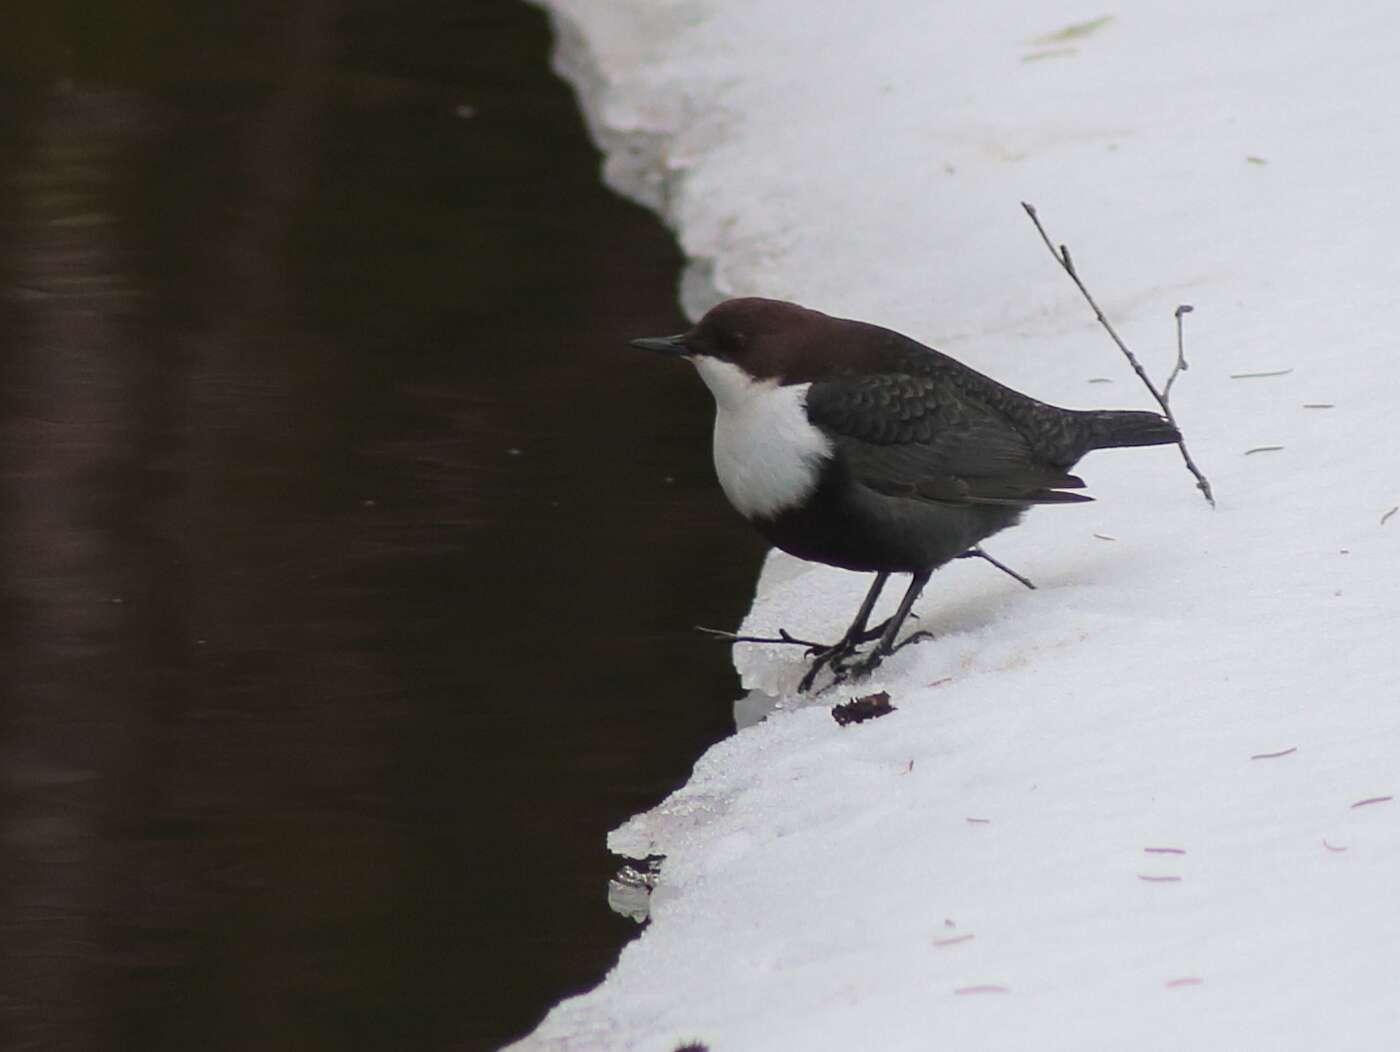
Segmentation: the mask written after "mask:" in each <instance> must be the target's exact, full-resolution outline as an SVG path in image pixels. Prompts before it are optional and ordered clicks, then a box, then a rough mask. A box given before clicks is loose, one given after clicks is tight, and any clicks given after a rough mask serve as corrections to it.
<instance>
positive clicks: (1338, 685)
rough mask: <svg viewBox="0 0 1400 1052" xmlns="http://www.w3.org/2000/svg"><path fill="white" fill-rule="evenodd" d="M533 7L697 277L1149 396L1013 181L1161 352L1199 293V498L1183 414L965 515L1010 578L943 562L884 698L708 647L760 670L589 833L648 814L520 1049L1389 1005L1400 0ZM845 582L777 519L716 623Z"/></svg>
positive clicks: (987, 1043)
mask: <svg viewBox="0 0 1400 1052" xmlns="http://www.w3.org/2000/svg"><path fill="white" fill-rule="evenodd" d="M550 6H551V9H552V11H553V14H554V16H555V18H556V22H557V24H558V26H559V27H560V40H561V47H560V53H559V54H560V63H561V66H562V68H563V69H564V70H565V71H566V72H567V73H568V75H569V76H570V77H571V78H572V79H573V81H574V83H575V84H577V85H578V87H579V90H580V93H581V97H582V100H583V103H584V105H585V107H586V109H587V110H588V112H589V117H590V121H591V124H592V127H593V129H594V132H595V134H596V135H597V136H598V138H599V140H600V142H602V143H603V144H604V146H605V148H606V149H607V150H608V152H609V160H608V169H607V174H608V178H609V179H610V180H611V181H612V183H613V185H615V186H617V187H618V188H619V189H622V190H623V191H624V192H627V193H630V194H632V195H634V196H637V197H639V198H640V199H642V200H645V201H647V202H648V203H650V204H652V205H653V206H654V207H656V208H657V209H658V210H659V211H661V212H662V214H664V215H665V216H666V218H667V219H668V221H669V222H671V223H672V224H673V226H674V227H675V229H676V230H677V233H678V236H679V237H680V238H681V241H682V244H683V245H684V247H685V249H686V251H687V253H688V254H689V255H690V257H691V258H692V260H694V264H693V268H692V273H691V275H690V276H689V278H688V280H687V289H686V300H687V304H688V306H689V307H690V308H691V309H692V310H698V309H700V308H701V307H703V306H704V305H705V304H706V303H707V302H708V300H709V299H710V298H712V297H713V295H715V292H714V291H707V290H711V289H713V290H717V291H718V294H719V295H722V296H727V295H738V294H745V295H746V294H761V295H768V296H776V297H781V298H788V299H794V300H797V301H799V302H801V303H804V304H806V305H808V306H813V307H817V308H818V309H821V310H825V311H827V312H828V313H833V314H839V315H845V316H852V317H861V318H865V319H868V320H871V321H876V322H878V323H880V324H884V325H888V326H891V327H893V328H897V329H900V330H902V331H905V332H907V333H909V334H910V335H913V336H916V337H918V338H920V339H922V340H924V341H925V342H928V343H930V344H932V345H934V346H937V347H939V348H941V349H943V350H945V351H948V352H950V353H953V354H955V355H957V356H958V357H960V358H962V359H963V360H965V361H967V362H968V363H969V364H971V365H972V366H974V367H975V368H978V369H981V370H983V371H986V372H988V373H990V374H992V375H993V376H995V377H997V378H998V379H1000V380H1003V381H1004V382H1007V383H1009V384H1011V385H1013V386H1015V387H1017V388H1019V389H1021V390H1024V391H1027V392H1028V393H1031V394H1034V395H1035V396H1037V397H1039V398H1042V399H1045V400H1047V401H1053V402H1058V403H1060V404H1065V405H1072V406H1077V407H1084V408H1090V407H1115V408H1135V407H1143V408H1145V407H1148V406H1149V401H1148V399H1147V396H1146V395H1145V393H1144V392H1143V391H1142V390H1141V389H1140V387H1138V386H1137V384H1136V381H1135V380H1134V378H1133V376H1132V374H1131V372H1130V371H1129V369H1128V367H1127V366H1126V364H1125V363H1124V362H1123V361H1122V360H1121V358H1120V357H1119V356H1118V354H1117V352H1116V350H1115V349H1114V348H1113V347H1112V346H1111V344H1109V343H1108V341H1107V339H1106V338H1105V337H1104V335H1103V334H1102V332H1101V331H1100V330H1099V329H1098V328H1097V326H1096V324H1095V322H1094V320H1093V318H1092V315H1091V314H1090V313H1089V312H1088V310H1087V308H1086V307H1085V305H1084V303H1083V302H1082V301H1081V300H1080V299H1079V298H1078V295H1077V293H1076V292H1075V290H1074V289H1073V287H1072V286H1071V285H1070V284H1069V282H1068V281H1067V279H1066V278H1065V276H1064V275H1063V273H1061V272H1060V271H1059V269H1058V268H1057V267H1056V265H1055V263H1054V261H1053V260H1052V259H1051V258H1050V256H1049V254H1048V253H1047V252H1046V251H1045V248H1044V246H1043V245H1042V244H1041V243H1040V241H1039V239H1038V236H1037V235H1036V233H1035V231H1034V229H1033V228H1032V227H1031V225H1030V223H1029V222H1028V221H1027V219H1026V217H1025V215H1024V214H1023V213H1022V211H1021V209H1020V207H1019V204H1018V202H1019V201H1021V200H1029V201H1032V202H1034V203H1035V204H1036V205H1037V206H1038V207H1039V209H1040V212H1041V216H1042V218H1043V219H1044V221H1045V223H1046V225H1047V227H1048V228H1049V230H1050V233H1051V236H1052V237H1055V238H1056V239H1058V240H1062V241H1065V242H1068V243H1069V245H1070V247H1071V249H1072V251H1073V252H1074V255H1075V259H1076V262H1077V264H1078V267H1079V270H1080V272H1081V274H1082V275H1083V277H1084V278H1085V280H1086V281H1087V282H1088V283H1089V285H1090V287H1091V289H1093V291H1094V292H1095V294H1096V295H1097V297H1098V299H1099V301H1100V303H1101V304H1102V306H1103V307H1104V309H1105V310H1106V311H1107V313H1108V314H1109V315H1110V317H1111V318H1113V319H1114V321H1115V322H1116V323H1117V325H1118V327H1119V330H1120V332H1122V334H1123V335H1124V337H1125V338H1126V339H1127V340H1128V342H1129V343H1130V344H1131V345H1132V346H1134V347H1135V348H1136V350H1137V351H1138V353H1139V355H1140V356H1141V357H1142V358H1144V359H1145V360H1146V361H1147V364H1148V367H1149V369H1150V370H1152V371H1153V372H1154V373H1156V374H1157V375H1158V376H1162V375H1164V373H1165V370H1166V369H1167V367H1168V365H1169V363H1170V361H1171V359H1172V356H1173V353H1174V348H1173V343H1174V337H1173V329H1172V311H1173V310H1174V308H1175V307H1176V305H1177V304H1178V303H1182V302H1188V303H1192V304H1194V305H1195V307H1196V313H1194V314H1193V315H1191V316H1190V317H1189V318H1188V319H1187V322H1188V325H1187V353H1188V358H1189V359H1190V361H1191V369H1190V371H1189V372H1188V373H1187V374H1185V376H1184V377H1183V378H1182V379H1181V380H1180V381H1179V383H1178V386H1177V389H1176V393H1175V394H1174V407H1175V408H1176V410H1177V413H1178V416H1179V418H1180V420H1181V423H1182V426H1183V428H1184V429H1185V431H1186V434H1187V436H1188V438H1189V439H1190V441H1191V444H1192V448H1193V452H1194V453H1195V455H1196V459H1197V460H1198V461H1199V462H1200V464H1201V466H1202V467H1203V468H1204V470H1205V471H1206V472H1207V474H1208V475H1210V477H1211V481H1212V483H1213V484H1214V486H1215V488H1216V493H1217V497H1218V498H1219V501H1220V507H1219V508H1218V510H1215V511H1211V510H1209V509H1208V508H1207V507H1206V506H1205V504H1204V502H1203V501H1202V500H1201V499H1200V497H1199V495H1198V494H1197V493H1196V491H1195V489H1194V488H1193V485H1192V481H1191V479H1190V477H1189V476H1188V475H1187V474H1186V472H1185V471H1184V469H1183V468H1182V466H1181V462H1180V459H1179V457H1178V455H1177V453H1176V451H1175V450H1174V449H1171V448H1166V449H1147V450H1144V449H1137V450H1118V451H1109V452H1101V453H1095V454H1092V455H1091V456H1090V457H1089V458H1087V459H1086V460H1085V461H1084V462H1083V463H1082V464H1081V465H1080V469H1079V473H1080V474H1081V475H1082V476H1083V477H1084V478H1085V479H1086V480H1087V482H1088V483H1089V487H1090V492H1091V493H1093V494H1094V495H1095V496H1097V497H1098V498H1099V499H1098V502H1097V503H1094V504H1090V505H1084V506H1070V507H1064V508H1048V509H1041V510H1037V511H1035V512H1033V513H1031V514H1030V515H1028V516H1027V519H1026V522H1025V524H1024V525H1023V526H1021V527H1020V528H1018V529H1016V530H1013V531H1011V532H1010V533H1008V534H1006V535H1004V536H1001V537H997V538H994V539H993V540H992V541H991V542H989V545H988V547H989V549H990V550H991V551H992V552H993V553H994V554H995V555H997V556H998V557H999V558H1001V559H1003V560H1005V561H1006V562H1008V563H1010V564H1011V565H1013V566H1015V567H1016V568H1017V569H1018V570H1020V571H1022V572H1023V573H1026V574H1027V575H1029V576H1030V577H1031V578H1033V579H1034V580H1035V582H1036V583H1037V584H1038V585H1039V590H1038V591H1035V592H1028V591H1026V590H1024V589H1022V588H1021V587H1020V586H1019V585H1017V584H1016V583H1015V582H1014V581H1011V580H1010V579H1009V578H1006V577H1004V576H1002V575H1000V574H998V573H997V572H996V571H995V570H994V569H992V568H991V567H989V566H987V565H985V564H980V563H969V562H964V563H958V564H954V565H952V566H949V567H947V568H945V569H943V570H940V571H939V573H938V574H937V575H935V578H934V581H933V583H932V584H931V585H930V587H929V589H928V590H927V591H926V592H925V595H924V598H923V599H922V600H921V602H920V604H919V605H918V606H917V607H916V610H917V611H918V613H919V614H920V617H921V622H920V627H923V628H927V629H931V630H932V631H933V632H934V633H935V634H936V635H937V636H938V639H937V640H936V641H935V642H932V643H925V644H922V645H919V646H916V647H911V648H908V649H907V650H905V651H902V652H901V653H900V654H898V655H897V656H896V657H895V658H894V659H892V660H891V661H889V662H888V663H887V665H886V666H885V667H884V668H883V669H882V670H881V671H880V673H879V674H878V676H877V677H876V678H875V679H873V680H872V681H871V682H870V684H869V686H868V688H867V687H864V686H863V687H862V691H861V692H865V691H866V690H877V689H884V690H887V691H888V692H889V693H890V696H891V699H892V701H893V704H894V705H895V707H896V711H895V712H894V713H892V714H891V715H889V716H887V717H885V718H882V719H879V720H875V721H872V722H867V723H863V724H859V725H853V726H848V727H845V728H841V727H838V726H837V725H836V723H835V722H834V721H833V720H832V719H831V716H830V712H829V708H830V705H831V704H832V703H834V702H836V701H844V700H846V698H847V697H849V696H850V693H851V692H850V691H847V692H845V693H844V694H840V695H835V694H829V695H826V696H823V697H820V698H818V699H816V700H815V701H801V702H799V701H797V700H796V699H794V698H793V696H792V689H793V686H794V685H795V683H796V680H797V678H798V677H799V675H800V673H801V662H800V655H798V654H797V653H794V652H792V650H791V649H784V648H777V647H755V646H740V647H738V648H736V655H735V660H736V664H737V666H738V668H739V669H740V671H741V673H742V674H743V676H744V678H745V682H746V684H747V685H748V686H750V687H756V688H761V689H763V690H764V691H765V692H767V693H770V694H773V695H775V697H776V701H775V705H776V711H775V712H774V714H773V715H772V716H771V717H770V718H769V719H768V720H766V721H765V722H763V723H761V724H759V725H757V726H754V727H751V728H748V729H745V730H743V731H741V732H740V733H739V734H737V735H736V736H735V737H733V738H731V739H730V740H728V741H725V742H723V743H721V744H720V745H718V746H716V747H715V748H713V749H712V750H710V752H709V753H708V754H707V755H705V756H704V757H703V758H702V759H701V760H700V761H699V763H698V764H697V766H696V769H695V774H694V777H693V778H692V780H691V782H690V784H689V785H687V786H686V787H685V788H684V789H682V790H680V791H679V792H678V793H676V794H675V795H674V796H673V797H671V798H670V799H669V800H667V801H666V802H664V803H663V804H662V805H661V806H659V807H658V808H656V809H655V810H653V811H651V812H649V813H647V814H644V815H639V816H637V817H636V818H634V819H633V820H632V821H631V822H629V823H628V824H627V825H625V826H624V827H622V828H621V829H620V830H618V831H617V832H615V833H614V834H613V836H612V838H611V839H610V846H611V847H612V848H613V849H614V850H615V851H617V852H619V853H622V854H627V855H631V856H644V855H646V854H652V853H655V854H664V855H665V856H666V863H665V866H664V869H663V872H662V876H661V881H660V884H659V886H658V888H657V890H656V893H655V895H654V897H653V902H652V915H653V922H652V924H651V925H650V927H649V928H648V929H647V931H646V932H645V934H644V935H643V936H642V937H641V938H640V939H639V940H638V941H637V942H636V943H634V944H633V945H631V946H629V947H628V948H627V950H626V951H625V952H624V953H623V955H622V958H621V961H620V962H619V964H618V966H617V967H616V969H615V970H614V971H613V972H612V973H611V974H610V975H609V976H608V978H607V980H606V981H605V982H604V983H603V984H602V985H601V986H600V987H598V988H597V989H596V990H594V991H592V992H591V993H589V994H586V995H584V996H582V997H578V998H574V999H572V1000H570V1001H567V1002H565V1003H563V1004H561V1005H560V1006H559V1007H558V1008H557V1009H556V1010H555V1011H554V1012H552V1013H551V1014H550V1016H549V1017H548V1018H547V1019H546V1020H545V1022H544V1023H543V1024H542V1025H541V1027H540V1028H539V1030H538V1031H537V1032H536V1033H535V1034H534V1035H532V1036H531V1037H529V1038H527V1039H526V1040H525V1041H523V1042H521V1043H520V1045H518V1046H517V1047H519V1048H521V1049H642V1050H657V1052H663V1050H664V1052H670V1050H671V1049H674V1048H675V1047H676V1045H677V1044H679V1043H681V1042H682V1041H683V1040H689V1039H695V1040H702V1041H704V1042H705V1043H706V1044H708V1045H709V1047H710V1048H712V1049H714V1050H715V1052H746V1050H755V1052H756V1050H774V1049H789V1048H790V1049H803V1050H804V1052H811V1050H826V1049H830V1050H849V1049H860V1048H880V1049H882V1050H896V1049H927V1048H932V1047H946V1048H956V1049H1000V1048H1007V1049H1011V1048H1017V1049H1020V1048H1037V1049H1061V1048H1063V1049H1086V1048H1103V1049H1110V1048H1113V1049H1117V1048H1123V1047H1127V1046H1128V1045H1131V1046H1132V1047H1135V1048H1183V1047H1186V1048H1193V1049H1208V1048H1221V1049H1234V1048H1241V1047H1251V1048H1271V1049H1317V1048H1329V1049H1372V1048H1389V1047H1400V899H1397V892H1396V889H1397V888H1398V887H1400V800H1389V799H1382V800H1380V801H1378V802H1372V803H1364V801H1368V800H1374V799H1375V798H1388V797H1390V796H1392V795H1394V796H1396V797H1400V686H1397V682H1396V680H1397V676H1396V672H1397V667H1398V666H1400V660H1397V648H1398V647H1400V514H1396V515H1395V516H1394V517H1393V518H1390V519H1388V520H1387V519H1385V516H1386V513H1387V512H1388V511H1389V510H1390V509H1391V508H1392V507H1394V506H1396V505H1397V504H1400V453H1398V452H1397V448H1396V447H1397V425H1396V423H1395V420H1396V411H1395V408H1394V403H1395V402H1396V400H1397V399H1400V335H1397V333H1400V308H1398V307H1397V303H1398V302H1400V294H1397V291H1396V290H1397V289H1400V201H1397V197H1396V195H1395V193H1394V189H1393V182H1394V178H1395V173H1396V172H1397V171H1400V136H1398V135H1397V134H1396V133H1395V129H1396V127H1397V126H1400V63H1397V62H1396V60H1395V57H1394V44H1395V41H1396V40H1397V39H1400V13H1397V12H1396V10H1395V9H1394V8H1393V6H1391V5H1382V4H1379V3H1358V4H1352V5H1348V6H1346V7H1345V8H1332V9H1328V8H1319V7H1317V6H1316V5H1312V6H1306V7H1305V6H1297V5H1295V6H1294V7H1292V8H1289V7H1287V6H1283V5H1277V4H1263V3H1245V2H1234V3H1226V4H1220V3H1205V2H1202V0H1184V2H1183V3H1181V4H1177V5H1171V6H1170V7H1168V6H1167V5H1148V4H1129V5H1124V6H1120V7H1118V8H1114V9H1107V10H1106V9H1100V8H1084V7H1078V6H1073V5H1051V4H1033V3H1030V2H1028V0H1009V2H1008V3H1005V4H1000V5H987V6H988V9H987V10H974V9H972V7H971V6H970V5H955V4H948V3H937V2H934V3H931V2H929V0H867V2H866V3H862V4H842V5H815V4H812V3H810V2H800V0H764V2H761V3H748V4H740V3H735V2H733V0H613V2H609V3H602V2H598V0H551V2H550ZM1110 12H1111V13H1112V16H1113V17H1112V18H1109V19H1107V20H1103V18H1102V16H1105V15H1107V14H1109V13H1110ZM1251 373H1275V374H1277V375H1270V376H1252V377H1251V376H1245V377H1240V376H1239V374H1251ZM1105 379H1107V380H1109V381H1111V382H1101V381H1103V380H1105ZM697 382H698V381H697ZM1260 447H1282V448H1278V449H1266V450H1263V451H1259V452H1253V453H1251V452H1249V451H1251V450H1259V449H1260ZM1383 520H1385V521H1383ZM867 583H868V582H867V580H866V579H865V578H862V577H860V576H858V575H851V574H845V573H841V572H839V571H834V570H830V569H827V568H823V567H815V566H806V565H803V564H798V563H796V562H795V561H794V560H791V559H789V558H787V557H786V556H783V555H781V554H775V555H773V556H771V557H770V559H769V563H768V566H767V568H766V569H765V573H764V576H763V579H762V580H761V581H760V584H759V588H758V597H757V599H756V601H755V604H754V606H753V609H752V611H751V613H750V615H749V617H748V619H747V620H746V623H745V628H746V629H747V630H751V631H756V632H761V633H763V634H768V633H771V632H772V631H774V630H775V629H776V628H777V627H779V626H782V627H785V628H787V629H788V630H789V631H792V632H793V633H794V634H797V635H799V636H808V637H816V638H825V637H831V638H835V636H836V635H837V634H839V632H840V630H841V629H842V628H843V627H844V625H845V623H846V621H847V620H849V618H850V616H851V614H852V613H853V611H854V608H855V606H856V604H857V603H858V601H859V599H860V596H861V595H862V594H863V592H864V590H865V587H866V585H867ZM889 591H890V592H891V593H892V594H891V595H890V596H889V597H888V602H889V604H890V605H892V604H893V602H894V601H895V599H896V598H897V594H898V592H899V591H900V589H899V588H898V587H892V588H891V589H890V590H889ZM1168 849H1169V850H1168Z"/></svg>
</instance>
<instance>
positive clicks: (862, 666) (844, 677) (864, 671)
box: [797, 632, 933, 694]
mask: <svg viewBox="0 0 1400 1052" xmlns="http://www.w3.org/2000/svg"><path fill="white" fill-rule="evenodd" d="M932 638H933V633H932V632H915V633H914V634H913V635H911V636H909V637H908V638H906V639H902V640H900V641H899V642H898V643H896V644H895V645H894V646H892V647H890V648H888V649H886V648H885V647H882V646H876V647H874V648H873V649H872V650H871V651H870V653H868V654H866V655H865V657H863V658H861V659H860V660H859V661H856V660H853V659H854V658H855V645H854V644H853V645H852V646H851V648H850V649H849V650H848V651H847V652H846V653H845V654H844V655H843V656H842V657H841V658H839V659H832V660H824V659H826V658H827V655H825V654H824V655H822V656H821V657H818V659H817V660H816V661H814V662H812V667H811V668H809V669H808V670H807V674H806V675H805V676H803V677H802V682H801V683H799V684H798V685H797V692H798V693H799V694H802V693H805V692H806V691H807V690H809V689H810V688H811V686H812V683H813V682H814V681H815V680H816V678H817V673H818V672H820V671H821V670H822V668H823V667H824V665H826V664H830V665H831V672H832V676H831V683H830V684H828V686H832V687H834V686H837V685H839V684H841V683H845V682H847V681H849V680H860V679H865V678H866V677H867V676H869V675H870V674H871V673H872V672H874V671H875V670H876V669H877V668H879V667H880V665H881V663H882V662H884V660H885V658H887V657H889V656H890V655H891V654H895V653H898V652H899V651H901V650H903V649H904V648H905V647H907V646H909V645H910V644H911V643H922V642H923V641H924V640H926V639H932Z"/></svg>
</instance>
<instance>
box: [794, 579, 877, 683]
mask: <svg viewBox="0 0 1400 1052" xmlns="http://www.w3.org/2000/svg"><path fill="white" fill-rule="evenodd" d="M889 579H890V575H889V573H888V571H885V570H881V571H880V572H879V573H877V574H876V575H875V580H874V582H873V583H872V584H871V585H870V591H868V592H866V593H865V598H864V599H862V600H861V603H860V609H859V610H857V611H856V618H855V620H854V621H852V622H851V627H850V628H848V629H846V633H845V635H843V636H842V637H841V638H840V639H839V640H838V641H837V642H835V643H833V644H831V646H829V647H812V648H811V649H810V650H808V651H807V653H809V654H815V655H816V660H815V661H813V662H812V667H811V668H809V669H808V670H807V672H806V674H805V675H804V676H803V677H802V682H801V683H799V684H798V685H797V692H798V693H799V694H804V693H806V692H807V691H808V690H810V689H811V687H812V684H813V683H814V682H815V681H816V678H817V673H818V672H820V671H821V670H822V669H824V668H825V667H826V666H827V665H831V666H832V667H833V668H834V669H835V670H836V671H837V673H838V678H843V677H840V671H841V668H842V666H843V665H844V664H845V662H846V661H847V659H849V658H850V656H851V655H852V654H854V653H855V651H856V647H858V646H860V644H862V643H865V642H868V641H869V640H871V639H874V638H875V635H874V634H872V632H873V633H879V632H880V631H881V630H882V629H885V628H886V626H887V625H888V624H889V622H888V621H886V622H885V623H884V624H881V625H879V626H877V627H876V628H875V629H873V630H872V629H868V628H866V624H867V623H868V622H869V620H870V613H871V611H872V610H874V609H875V603H876V601H877V600H878V599H879V598H880V593H881V592H882V591H883V590H884V587H885V582H886V581H888V580H889Z"/></svg>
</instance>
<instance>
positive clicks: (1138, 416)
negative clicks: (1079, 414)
mask: <svg viewBox="0 0 1400 1052" xmlns="http://www.w3.org/2000/svg"><path fill="white" fill-rule="evenodd" d="M1084 418H1085V423H1086V424H1087V425H1088V426H1087V427H1086V428H1085V432H1086V434H1087V437H1088V443H1087V444H1086V446H1085V452H1088V451H1089V450H1091V449H1110V448H1113V447H1116V446H1164V445H1167V444H1168V443H1170V442H1180V441H1181V433H1180V432H1179V431H1177V429H1176V428H1175V427H1173V426H1172V425H1171V423H1170V422H1169V421H1168V420H1167V418H1166V417H1164V416H1159V415H1158V414H1156V413H1145V412H1142V411H1140V410H1136V409H1116V410H1105V409H1095V410H1088V411H1086V412H1085V413H1084Z"/></svg>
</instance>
